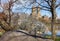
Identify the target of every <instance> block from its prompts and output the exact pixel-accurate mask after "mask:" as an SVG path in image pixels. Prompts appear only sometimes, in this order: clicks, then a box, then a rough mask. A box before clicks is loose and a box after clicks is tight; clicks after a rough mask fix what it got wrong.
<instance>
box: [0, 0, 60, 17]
mask: <svg viewBox="0 0 60 41" xmlns="http://www.w3.org/2000/svg"><path fill="white" fill-rule="evenodd" d="M20 1H21V2H22V3H23V4H22V5H24V4H25V3H24V2H26V1H24V2H23V0H20ZM8 2H9V0H1V3H8ZM17 8H20V5H15V6H14V7H13V10H12V11H13V12H20V11H21V12H22V11H25V9H17ZM0 11H2V10H1V9H0ZM56 11H57V16H58V18H60V9H58V8H57V9H56ZM40 12H41V15H42V16H43V15H47V16H49V17H50V16H51V13H50V12H48V11H44V10H40ZM27 13H31V10H30V9H28V10H27Z"/></svg>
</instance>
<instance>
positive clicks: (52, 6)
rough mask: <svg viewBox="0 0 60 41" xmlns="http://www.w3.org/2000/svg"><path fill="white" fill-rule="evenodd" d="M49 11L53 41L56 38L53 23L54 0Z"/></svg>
mask: <svg viewBox="0 0 60 41" xmlns="http://www.w3.org/2000/svg"><path fill="white" fill-rule="evenodd" d="M51 13H52V20H51V32H52V39H53V40H54V41H55V38H56V33H55V28H54V23H55V18H56V16H55V14H56V13H55V0H52V5H51Z"/></svg>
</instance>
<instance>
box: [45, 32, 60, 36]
mask: <svg viewBox="0 0 60 41" xmlns="http://www.w3.org/2000/svg"><path fill="white" fill-rule="evenodd" d="M45 34H47V35H51V34H52V33H51V32H50V31H48V32H47V33H45ZM56 35H57V36H60V31H57V32H56Z"/></svg>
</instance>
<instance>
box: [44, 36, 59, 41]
mask: <svg viewBox="0 0 60 41" xmlns="http://www.w3.org/2000/svg"><path fill="white" fill-rule="evenodd" d="M45 37H46V38H51V36H49V35H48V36H45ZM55 41H60V37H56V40H55Z"/></svg>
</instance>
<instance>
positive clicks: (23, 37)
mask: <svg viewBox="0 0 60 41" xmlns="http://www.w3.org/2000/svg"><path fill="white" fill-rule="evenodd" d="M0 41H53V40H51V39H43V38H38V37H36V38H35V37H33V36H30V35H28V34H27V33H25V32H23V31H9V32H6V33H5V34H4V35H3V36H2V37H1V38H0Z"/></svg>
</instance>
